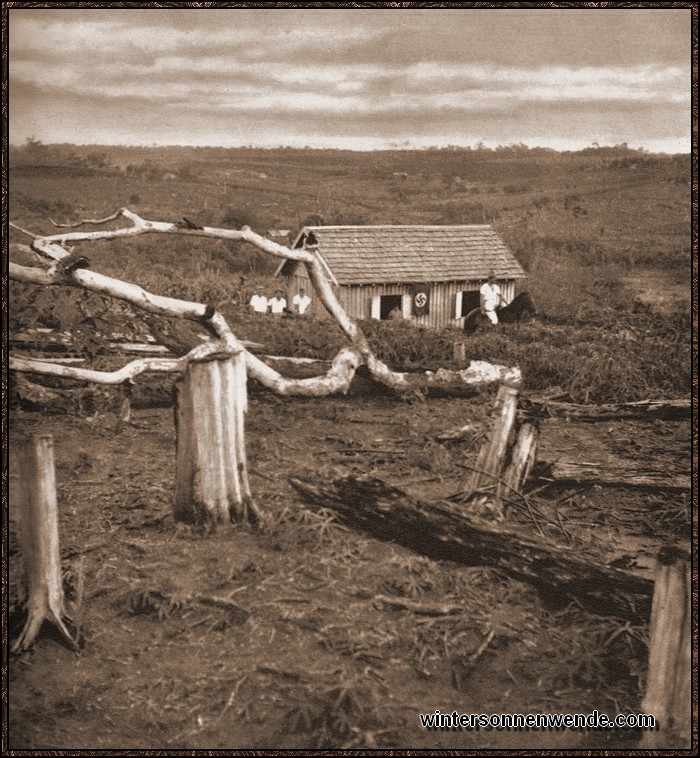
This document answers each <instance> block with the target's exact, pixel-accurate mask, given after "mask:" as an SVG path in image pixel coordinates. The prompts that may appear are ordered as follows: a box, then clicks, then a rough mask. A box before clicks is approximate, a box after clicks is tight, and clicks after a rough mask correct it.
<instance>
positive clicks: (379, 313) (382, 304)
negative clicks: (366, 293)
mask: <svg viewBox="0 0 700 758" xmlns="http://www.w3.org/2000/svg"><path fill="white" fill-rule="evenodd" d="M394 308H398V309H399V310H400V311H401V313H402V316H403V317H405V316H406V313H405V311H404V302H403V297H402V296H401V295H377V296H376V297H373V298H372V312H371V317H372V318H376V319H381V320H382V321H386V320H387V319H388V318H389V314H390V313H391V312H392V311H393V310H394Z"/></svg>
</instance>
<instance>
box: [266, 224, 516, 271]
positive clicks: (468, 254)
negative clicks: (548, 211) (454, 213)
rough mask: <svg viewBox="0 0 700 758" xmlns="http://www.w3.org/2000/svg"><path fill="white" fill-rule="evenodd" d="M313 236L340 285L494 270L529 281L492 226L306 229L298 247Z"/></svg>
mask: <svg viewBox="0 0 700 758" xmlns="http://www.w3.org/2000/svg"><path fill="white" fill-rule="evenodd" d="M312 234H313V236H311V235H312ZM309 237H310V238H311V239H313V238H314V237H315V241H316V242H317V243H318V247H317V248H315V247H313V246H311V245H308V246H307V247H308V249H309V250H315V251H316V254H317V255H318V256H319V257H320V258H321V260H322V262H323V263H324V264H325V266H326V268H327V269H328V271H329V272H330V273H331V274H332V278H333V279H334V280H335V281H336V282H337V284H340V285H344V284H377V283H385V282H392V283H410V282H446V281H455V280H456V281H469V280H474V279H485V278H486V275H487V273H488V271H489V269H493V270H494V271H495V272H496V277H497V278H498V279H524V278H526V277H527V274H526V273H525V271H524V269H523V267H522V266H521V265H520V263H518V261H517V259H516V258H515V256H514V255H513V254H512V253H511V252H510V250H508V248H507V247H506V246H505V243H504V242H503V240H502V239H501V238H500V237H499V236H498V234H496V232H495V231H494V230H493V229H492V228H491V227H490V226H488V225H479V226H476V225H470V226H305V227H304V228H303V229H302V230H301V232H299V235H298V236H297V239H296V240H295V243H294V245H293V247H301V246H302V243H303V241H304V240H307V239H308V238H309ZM293 263H294V262H293V261H286V262H285V263H284V264H283V265H282V266H280V268H279V269H278V274H279V273H282V274H285V273H291V265H293ZM288 264H289V265H288Z"/></svg>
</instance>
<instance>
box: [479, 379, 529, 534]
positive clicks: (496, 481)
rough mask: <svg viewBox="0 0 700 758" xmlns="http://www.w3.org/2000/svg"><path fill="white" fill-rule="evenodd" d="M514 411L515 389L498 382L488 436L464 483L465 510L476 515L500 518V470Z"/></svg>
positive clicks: (516, 404) (516, 397)
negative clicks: (466, 484)
mask: <svg viewBox="0 0 700 758" xmlns="http://www.w3.org/2000/svg"><path fill="white" fill-rule="evenodd" d="M517 411H518V390H516V389H513V388H512V387H506V386H505V385H501V386H500V387H499V388H498V395H497V396H496V400H495V401H494V413H493V421H492V423H491V432H490V434H489V437H488V439H487V440H486V442H484V444H483V445H482V447H481V450H480V451H479V455H478V456H477V459H476V464H475V467H474V473H473V474H472V476H471V479H470V481H469V484H468V489H467V491H468V492H470V493H471V496H470V499H469V504H468V506H467V508H468V510H469V511H470V512H472V513H474V514H475V515H478V516H487V517H489V518H491V519H493V520H496V521H503V519H504V514H503V504H502V502H501V494H502V493H501V489H502V486H503V485H502V483H501V480H500V477H501V472H502V471H503V469H504V468H505V465H506V454H507V452H508V450H509V446H510V444H511V439H512V436H513V429H514V424H515V419H516V416H517Z"/></svg>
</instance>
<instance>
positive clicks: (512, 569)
mask: <svg viewBox="0 0 700 758" xmlns="http://www.w3.org/2000/svg"><path fill="white" fill-rule="evenodd" d="M291 484H292V486H293V487H294V488H295V489H296V490H297V491H298V492H299V493H300V494H301V495H302V497H303V498H304V501H305V502H306V503H308V504H309V505H310V506H311V507H312V508H313V509H320V508H329V509H331V510H333V511H335V512H336V514H337V516H338V519H339V521H340V522H341V523H343V524H345V525H347V526H351V527H354V528H355V529H359V530H362V531H363V532H365V533H367V534H370V535H371V536H373V537H376V538H378V539H382V540H387V541H390V542H395V543H397V544H399V545H403V546H404V547H406V548H409V549H410V550H413V551H414V552H416V553H420V554H422V555H426V556H428V557H429V558H433V559H434V560H446V561H454V562H455V563H459V564H462V565H465V566H492V567H493V568H497V569H500V570H502V571H505V572H506V573H507V574H509V575H510V576H512V577H514V578H516V579H519V580H521V581H525V582H529V583H530V584H532V585H533V586H534V587H536V588H537V589H538V590H539V592H540V594H541V596H542V597H543V598H544V599H546V600H547V601H550V602H552V603H553V604H555V605H561V604H563V603H569V602H571V601H572V600H574V601H576V602H578V603H579V604H581V605H582V606H583V607H586V608H588V609H590V610H591V611H593V612H594V613H598V614H606V615H612V616H620V617H625V618H629V619H633V620H635V622H639V623H647V622H648V620H649V613H650V611H651V598H652V592H653V583H652V581H651V580H649V579H646V578H644V577H641V576H637V575H635V574H629V573H626V572H624V571H620V570H618V569H614V568H609V567H607V566H600V565H597V564H595V563H591V562H589V561H586V560H584V559H583V558H581V557H580V556H579V555H577V554H576V553H575V552H574V551H573V550H570V549H568V548H565V547H555V546H553V545H548V544H545V543H540V542H533V541H530V540H526V539H523V538H521V537H519V536H517V535H515V534H513V533H512V532H508V531H505V530H503V529H498V528H494V527H485V526H482V525H477V524H475V523H473V522H472V521H470V520H469V519H468V518H467V517H465V513H464V511H463V510H462V509H461V508H459V507H457V506H453V505H450V504H448V503H445V502H440V503H430V502H426V501H423V500H418V499H417V498H415V497H412V496H411V495H409V494H408V493H406V492H404V491H402V490H400V489H398V488H396V487H391V486H389V485H387V484H386V483H384V482H383V481H381V480H379V479H373V478H362V479H359V478H356V477H352V476H351V477H346V478H343V479H337V480H334V481H331V482H328V483H324V484H318V483H316V482H314V483H311V482H305V481H302V480H299V479H292V480H291Z"/></svg>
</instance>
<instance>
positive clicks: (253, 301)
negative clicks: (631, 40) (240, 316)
mask: <svg viewBox="0 0 700 758" xmlns="http://www.w3.org/2000/svg"><path fill="white" fill-rule="evenodd" d="M310 305H311V298H310V297H309V296H308V295H307V294H306V290H305V289H304V288H303V287H302V288H301V289H300V290H299V293H298V294H297V295H294V297H293V298H292V308H291V309H290V308H289V307H288V305H287V298H286V297H285V296H284V291H283V290H275V295H274V297H271V298H268V297H267V296H266V295H265V294H264V292H263V288H262V287H256V289H255V294H254V295H253V297H251V298H250V310H251V311H252V312H253V313H272V314H273V315H275V316H282V315H284V314H289V313H293V314H296V315H298V316H303V315H304V314H305V313H306V312H307V311H308V309H309V306H310Z"/></svg>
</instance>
